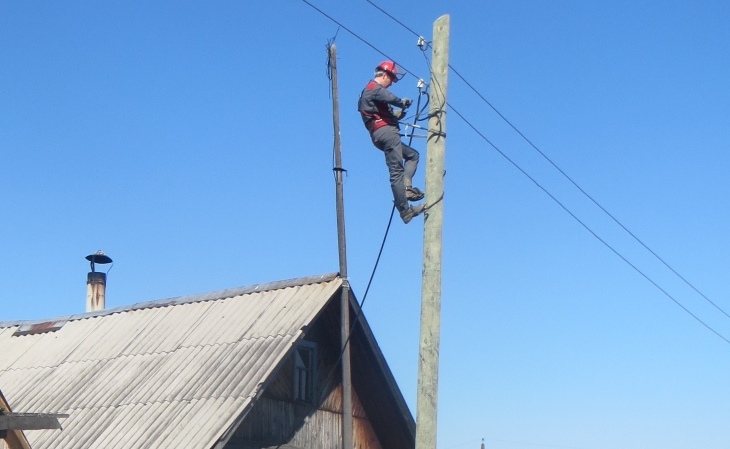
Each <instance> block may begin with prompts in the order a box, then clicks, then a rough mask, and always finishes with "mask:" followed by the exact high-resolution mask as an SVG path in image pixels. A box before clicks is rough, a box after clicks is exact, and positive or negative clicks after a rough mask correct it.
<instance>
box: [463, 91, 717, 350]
mask: <svg viewBox="0 0 730 449" xmlns="http://www.w3.org/2000/svg"><path fill="white" fill-rule="evenodd" d="M449 107H451V110H452V111H454V113H455V114H456V115H457V116H459V118H460V119H462V120H463V121H464V123H466V124H467V126H469V127H470V128H471V129H472V130H474V132H476V133H477V134H478V135H479V137H481V138H482V139H484V140H485V141H486V142H487V143H488V144H489V145H490V146H491V147H492V148H494V149H495V150H496V151H497V152H498V153H499V154H500V155H502V157H504V158H505V159H506V160H507V161H508V162H509V163H510V164H512V165H513V166H514V167H515V168H516V169H517V170H519V171H520V172H521V173H522V174H523V175H525V176H527V178H528V179H529V180H530V181H532V182H533V183H534V184H535V185H536V186H537V187H538V188H540V190H542V191H543V192H545V194H546V195H547V196H549V197H550V199H552V200H553V201H555V202H556V203H557V204H558V205H559V206H560V207H561V208H563V210H564V211H565V212H567V213H568V214H569V215H570V216H571V217H573V218H574V219H575V221H577V222H578V223H580V225H581V226H583V227H584V228H585V229H586V231H588V232H590V233H591V234H592V235H593V237H595V238H596V239H597V240H598V241H599V242H601V243H603V244H604V245H605V246H606V247H607V248H608V249H610V250H611V251H612V252H613V253H614V254H616V255H617V256H618V257H619V258H621V260H623V261H624V262H626V263H627V264H628V265H629V266H630V267H631V268H633V269H634V270H635V271H636V272H637V273H639V274H640V275H641V276H643V277H644V279H646V280H647V281H649V282H650V283H651V284H652V285H653V286H654V287H656V288H658V289H659V291H661V292H662V293H664V295H666V297H667V298H669V299H671V300H672V301H674V303H675V304H677V305H678V306H679V307H681V308H682V310H684V311H685V312H687V313H688V314H689V315H690V316H691V317H692V318H694V319H695V320H697V321H698V322H699V323H700V324H702V325H703V326H705V327H706V328H707V329H709V330H710V331H711V332H712V333H713V334H715V335H717V336H718V337H720V338H722V339H723V340H725V342H726V343H728V344H730V340H728V339H727V338H725V337H723V336H722V335H721V334H720V333H719V332H717V331H716V330H715V329H713V328H712V327H710V325H709V324H707V323H705V322H704V321H702V320H701V319H700V318H699V317H698V316H697V315H695V314H694V313H692V312H690V310H689V309H688V308H686V307H685V306H683V305H682V303H680V302H679V301H678V300H676V299H675V298H674V297H673V296H672V295H670V294H669V292H667V291H666V290H664V289H663V288H662V287H661V286H660V285H659V284H657V283H656V282H654V281H653V280H652V279H651V278H650V277H649V276H647V275H646V274H645V273H644V272H643V271H641V270H640V269H639V268H638V267H637V266H636V265H634V264H632V263H631V262H630V261H629V260H628V259H627V258H626V257H624V256H623V255H622V254H621V253H619V252H618V251H617V250H616V249H614V247H612V246H611V245H609V244H608V242H606V241H605V240H603V239H602V238H601V237H599V236H598V234H596V233H595V232H594V231H593V230H592V229H591V228H590V227H589V226H588V225H587V224H585V223H584V222H583V221H582V220H581V219H580V218H578V217H577V216H576V215H575V214H574V213H573V212H571V211H570V209H568V208H567V207H566V206H565V205H564V204H563V203H562V202H560V200H558V199H557V198H556V197H555V196H553V194H552V193H550V192H549V191H548V190H547V189H546V188H545V187H543V186H542V185H541V184H540V183H539V182H537V180H535V178H533V177H532V176H530V175H529V174H528V173H527V172H526V171H525V170H523V169H522V167H520V166H519V165H518V164H517V163H516V162H515V161H513V160H512V159H510V158H509V156H507V155H506V154H505V153H504V152H503V151H502V150H500V149H499V148H498V147H497V146H496V145H495V144H494V143H492V142H491V141H490V140H489V139H488V138H487V137H486V136H485V135H484V134H482V133H481V132H480V131H479V130H478V129H477V128H476V127H475V126H474V125H472V124H471V122H469V121H468V120H467V119H466V118H465V117H464V116H463V115H461V113H460V112H459V111H458V110H456V109H455V108H454V106H453V105H451V104H449Z"/></svg>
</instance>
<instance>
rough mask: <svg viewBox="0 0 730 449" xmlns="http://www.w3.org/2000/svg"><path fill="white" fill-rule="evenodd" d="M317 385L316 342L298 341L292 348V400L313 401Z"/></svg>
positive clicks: (309, 402)
mask: <svg viewBox="0 0 730 449" xmlns="http://www.w3.org/2000/svg"><path fill="white" fill-rule="evenodd" d="M316 385H317V344H316V343H313V342H311V341H300V342H299V343H298V344H297V346H296V348H294V400H295V401H302V402H306V403H308V404H311V403H313V402H314V398H315V393H316Z"/></svg>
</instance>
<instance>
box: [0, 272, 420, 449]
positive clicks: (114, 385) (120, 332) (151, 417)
mask: <svg viewBox="0 0 730 449" xmlns="http://www.w3.org/2000/svg"><path fill="white" fill-rule="evenodd" d="M341 284H342V280H341V279H340V278H339V277H338V276H337V274H328V275H322V276H313V277H307V278H300V279H293V280H288V281H281V282H275V283H269V284H259V285H254V286H249V287H241V288H235V289H229V290H223V291H219V292H213V293H207V294H201V295H191V296H183V297H178V298H172V299H166V300H161V301H152V302H146V303H140V304H135V305H132V306H129V307H120V308H116V309H108V310H103V311H99V312H92V313H86V314H80V315H71V316H66V317H60V318H55V319H52V320H45V321H7V322H0V353H1V354H2V357H0V385H2V388H3V392H4V393H5V396H6V397H7V399H8V401H9V402H10V403H11V404H13V408H14V409H15V410H18V411H23V412H31V413H67V414H69V415H70V416H69V418H68V419H65V420H64V421H63V422H62V424H63V427H64V430H63V431H59V430H30V431H27V432H25V433H26V436H27V438H28V440H29V441H30V443H31V445H32V446H33V448H34V449H44V448H52V447H53V448H58V447H63V448H68V449H73V448H88V447H124V448H128V449H131V448H149V447H154V448H160V449H163V448H178V447H191V448H195V447H201V448H202V447H205V448H207V447H210V446H211V445H212V444H214V443H215V442H216V441H218V439H219V438H220V437H221V436H222V435H223V433H224V432H225V431H226V430H227V429H228V428H229V427H231V425H232V424H233V423H235V422H237V421H238V420H239V419H240V417H241V416H242V415H244V414H245V413H246V412H247V410H248V409H249V407H250V406H251V405H252V403H253V402H254V401H255V399H256V397H257V395H258V394H260V393H261V392H262V390H263V387H264V386H265V382H266V380H267V379H268V378H269V377H270V376H271V374H272V373H273V372H274V371H275V370H276V369H277V367H278V366H279V364H280V363H281V361H282V360H283V359H284V358H285V357H286V355H287V354H288V352H289V349H290V348H291V347H292V345H293V344H294V343H295V342H296V341H297V340H299V339H300V338H302V336H303V333H304V331H305V330H306V326H308V325H309V324H311V323H312V322H313V320H314V319H315V318H316V317H317V316H318V313H319V312H320V311H321V310H322V309H323V307H324V306H325V304H326V303H327V302H328V301H329V299H330V298H331V297H332V296H333V295H334V294H335V292H336V291H337V290H338V288H339V287H340V286H341ZM376 350H377V348H376ZM377 352H378V355H377V356H378V357H382V355H381V354H379V351H377ZM386 369H387V368H386ZM387 376H388V378H390V379H392V376H391V375H390V373H389V372H388V373H387ZM396 396H397V397H398V398H397V400H398V402H399V403H403V401H402V397H401V396H400V392H397V394H396ZM411 419H412V418H411Z"/></svg>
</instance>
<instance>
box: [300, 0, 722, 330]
mask: <svg viewBox="0 0 730 449" xmlns="http://www.w3.org/2000/svg"><path fill="white" fill-rule="evenodd" d="M302 1H303V2H304V3H306V4H307V5H309V6H311V7H312V8H313V9H315V10H316V11H318V12H319V13H320V14H322V15H324V16H325V17H327V18H328V19H330V20H331V21H333V22H334V23H336V24H337V25H339V26H340V27H342V29H344V30H345V31H347V32H348V33H350V34H352V35H353V36H355V37H356V38H358V39H359V40H360V41H362V42H363V43H365V44H366V45H368V46H369V47H370V48H372V49H374V50H375V51H377V52H378V53H380V54H381V55H383V56H385V57H386V58H388V59H391V60H393V59H392V58H390V57H388V56H387V55H386V54H385V53H383V52H382V51H380V50H379V49H378V48H376V47H375V46H374V45H372V44H371V43H369V42H367V41H366V40H365V39H363V38H362V37H360V36H358V35H356V34H355V33H354V32H352V31H351V30H350V29H349V28H347V27H345V26H344V25H343V24H341V23H340V22H338V21H337V20H335V19H334V18H332V17H330V16H329V15H327V14H326V13H324V12H323V11H322V10H320V9H319V8H317V7H315V6H314V5H312V4H311V3H309V2H308V1H307V0H302ZM449 67H450V68H451V66H449ZM403 68H404V70H406V72H407V73H409V74H410V75H412V76H415V77H416V78H417V79H420V78H419V77H418V76H417V75H416V74H415V73H413V72H411V71H409V70H407V69H405V67H403ZM447 105H448V106H449V107H450V108H451V109H452V110H453V111H454V113H455V114H456V115H457V116H458V117H459V118H461V119H462V120H463V121H464V123H466V124H467V125H468V126H469V127H470V128H471V129H472V130H473V131H474V132H476V133H477V135H479V136H480V137H481V138H482V139H484V140H485V141H486V142H487V143H488V144H489V145H490V146H491V147H492V148H494V149H495V150H496V151H497V152H498V153H499V154H500V155H502V157H504V158H505V159H506V160H507V161H508V162H510V163H511V164H512V165H513V166H514V167H515V168H517V169H518V170H519V171H520V172H521V173H522V174H523V175H525V176H526V177H527V178H528V179H530V180H531V181H532V182H533V183H534V184H535V185H536V186H537V187H538V188H540V190H542V191H543V192H545V194H547V195H548V196H549V197H550V198H551V199H552V200H553V201H555V203H557V204H558V205H559V206H560V207H561V208H562V209H563V210H564V211H565V212H567V213H568V214H569V215H570V216H571V217H573V219H574V220H576V221H577V222H578V223H579V224H580V225H581V226H583V227H584V228H585V229H586V230H587V231H588V232H589V233H590V234H591V235H593V236H594V237H595V238H596V239H597V240H598V241H600V242H601V243H603V244H604V245H605V246H606V247H607V248H608V249H610V250H611V251H612V252H613V253H614V254H616V255H617V256H618V257H619V258H620V259H621V260H623V261H624V262H626V264H628V265H629V266H630V267H631V268H633V269H634V270H635V271H636V272H637V273H639V274H640V275H641V276H642V277H644V278H645V279H646V280H647V281H649V282H650V283H651V284H652V285H653V286H655V287H656V288H657V289H659V291H661V292H662V293H664V295H665V296H667V297H668V298H669V299H671V300H672V301H673V302H674V303H675V304H677V305H678V306H679V307H680V308H682V310H684V311H685V312H687V314H689V315H690V316H691V317H692V318H694V319H695V320H696V321H697V322H699V323H700V324H702V325H703V326H704V327H706V328H707V329H709V330H710V331H711V332H712V333H714V334H715V335H717V336H718V337H719V338H721V339H722V340H724V341H725V342H726V343H728V344H730V340H728V339H727V338H725V337H724V336H723V335H722V334H720V333H719V332H717V331H716V330H715V329H713V328H712V327H711V326H710V325H708V324H707V323H705V322H704V321H702V320H701V319H700V318H699V317H698V316H697V315H695V314H694V313H692V312H691V311H690V310H689V309H687V308H686V307H685V306H684V305H682V303H680V302H679V301H678V300H677V299H675V298H674V297H673V296H672V295H670V294H669V292H667V291H666V290H664V289H663V288H662V287H661V286H660V285H659V284H657V283H656V282H654V281H653V280H652V279H651V278H650V277H649V276H648V275H646V274H645V273H644V272H643V271H641V270H640V269H639V268H638V267H636V266H635V265H634V264H632V263H631V262H630V261H629V260H628V259H627V258H626V257H624V256H623V255H622V254H621V253H619V252H618V251H617V250H616V249H614V248H613V247H612V246H611V245H609V244H608V242H606V241H605V240H603V239H602V238H601V237H599V236H598V234H596V233H595V232H594V231H593V230H592V229H591V228H590V227H589V226H588V225H587V224H585V223H584V222H583V221H582V220H580V218H578V217H577V216H576V215H575V214H574V213H573V212H571V211H570V209H568V208H567V207H566V206H565V205H564V204H563V203H562V202H560V200H558V199H557V198H556V197H555V196H553V195H552V194H551V193H550V192H549V191H548V190H547V189H546V188H545V187H543V186H542V185H541V184H540V183H539V182H537V180H536V179H535V178H533V177H532V176H530V175H529V174H528V173H527V172H526V171H525V170H524V169H523V168H522V167H520V166H519V165H518V164H517V163H516V162H514V161H513V160H512V159H510V158H509V157H508V156H507V155H506V154H505V153H504V152H503V151H502V150H500V149H499V148H498V147H497V146H496V145H494V144H493V143H492V142H491V141H490V140H489V139H488V138H487V137H486V136H485V135H484V134H482V133H481V132H480V131H479V130H478V129H477V128H476V127H475V126H474V125H472V124H471V122H469V121H468V120H467V119H466V118H465V117H464V116H463V115H462V114H461V113H460V112H459V111H458V110H457V109H456V108H454V106H453V105H452V104H451V103H447ZM716 307H717V306H716Z"/></svg>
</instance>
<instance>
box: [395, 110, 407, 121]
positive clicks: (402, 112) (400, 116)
mask: <svg viewBox="0 0 730 449" xmlns="http://www.w3.org/2000/svg"><path fill="white" fill-rule="evenodd" d="M405 116H406V110H405V109H393V117H395V119H396V120H402V119H403V117H405Z"/></svg>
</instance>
